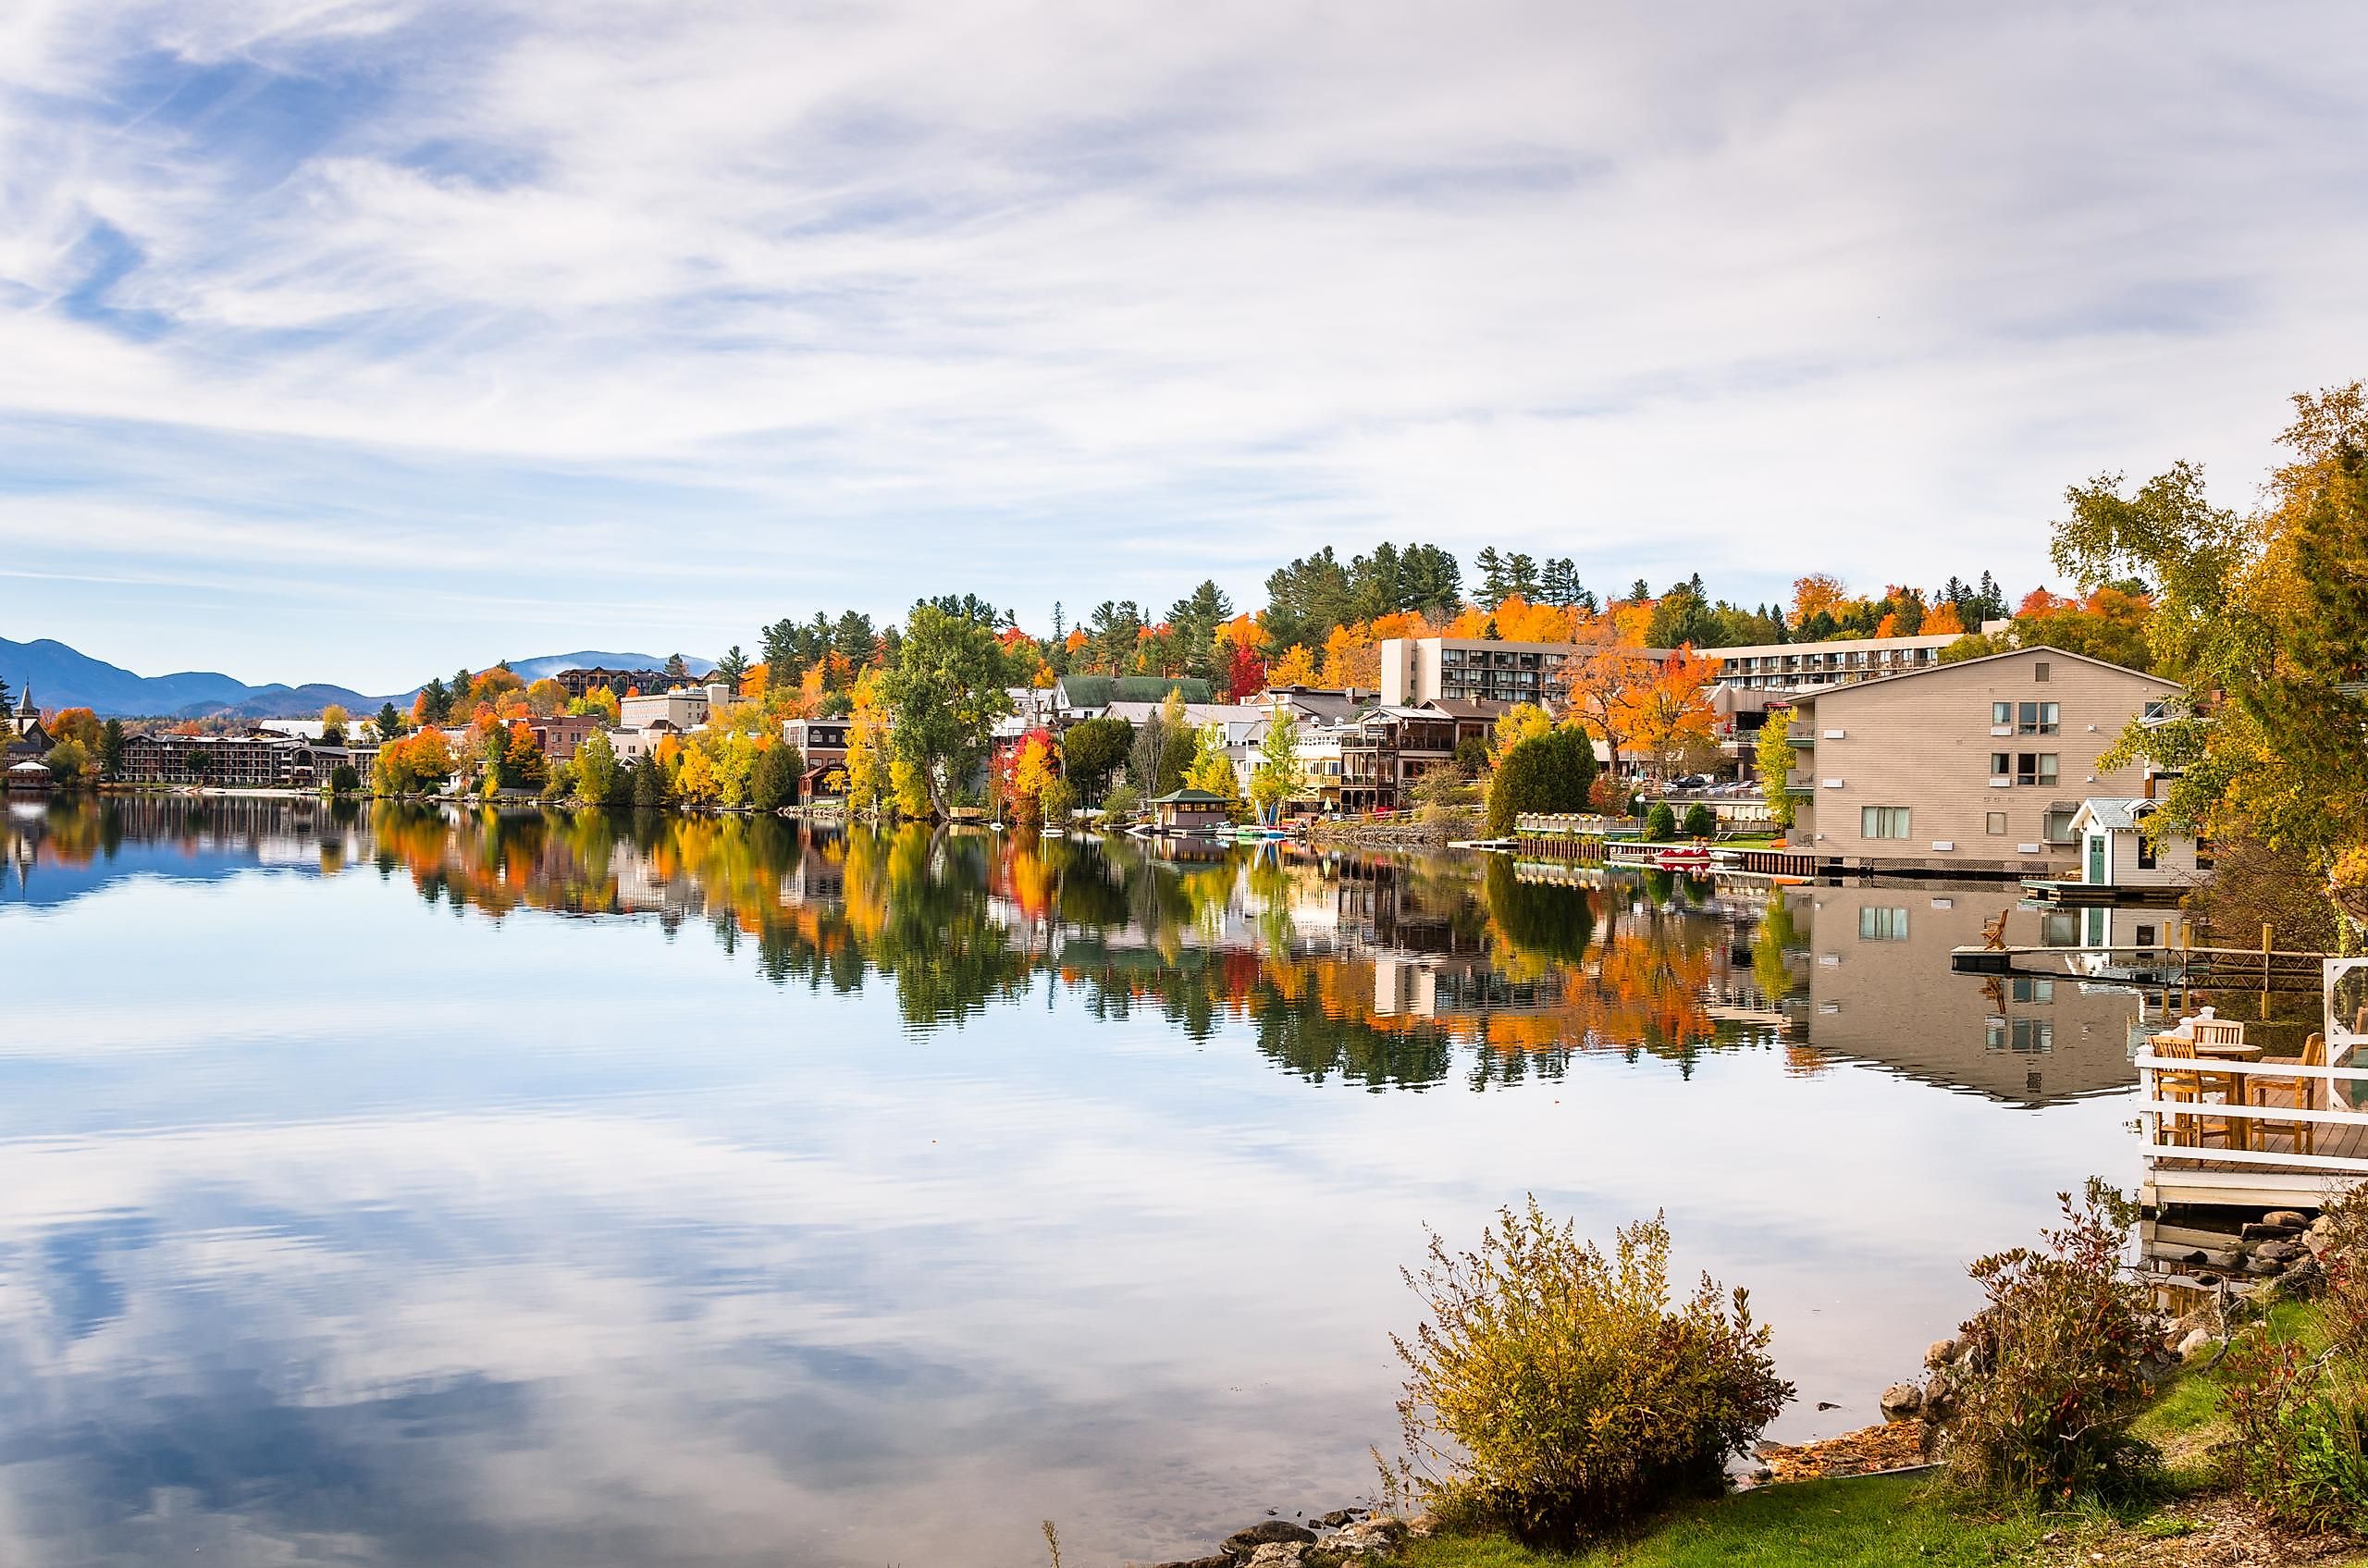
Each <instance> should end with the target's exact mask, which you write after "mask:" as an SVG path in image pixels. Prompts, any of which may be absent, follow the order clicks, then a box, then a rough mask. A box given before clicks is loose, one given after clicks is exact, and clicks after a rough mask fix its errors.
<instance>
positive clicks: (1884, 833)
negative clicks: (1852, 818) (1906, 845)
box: [1858, 806, 1907, 838]
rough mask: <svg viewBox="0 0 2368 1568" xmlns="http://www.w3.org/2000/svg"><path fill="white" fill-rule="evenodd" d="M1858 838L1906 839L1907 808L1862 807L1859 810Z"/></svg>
mask: <svg viewBox="0 0 2368 1568" xmlns="http://www.w3.org/2000/svg"><path fill="white" fill-rule="evenodd" d="M1858 836H1859V837H1861V838H1906V836H1907V808H1906V807H1905V806H1861V807H1860V808H1858Z"/></svg>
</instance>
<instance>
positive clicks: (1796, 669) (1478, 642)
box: [1381, 633, 1957, 706]
mask: <svg viewBox="0 0 2368 1568" xmlns="http://www.w3.org/2000/svg"><path fill="white" fill-rule="evenodd" d="M1956 640H1957V637H1956V634H1955V633H1944V634H1942V635H1939V636H1916V637H1844V638H1841V639H1838V640H1835V641H1832V642H1795V643H1762V644H1757V645H1754V646H1750V647H1744V648H1702V649H1699V650H1698V651H1699V652H1700V653H1702V654H1703V655H1704V656H1706V657H1708V658H1711V659H1716V660H1717V661H1719V672H1718V674H1717V676H1716V679H1717V681H1718V683H1719V684H1720V685H1730V686H1738V687H1742V688H1745V689H1748V690H1758V691H1786V692H1789V691H1808V690H1814V689H1816V688H1818V687H1820V686H1835V685H1849V684H1850V683H1852V682H1854V681H1866V680H1874V679H1878V678H1880V677H1881V676H1884V675H1904V674H1908V673H1913V672H1915V671H1918V670H1929V669H1930V668H1932V667H1933V666H1934V665H1936V664H1938V663H1939V662H1940V661H1941V649H1943V648H1946V647H1948V646H1949V644H1951V643H1953V642H1955V641H1956ZM1578 651H1579V650H1578V648H1576V646H1575V645H1573V644H1571V643H1541V642H1487V641H1485V640H1482V639H1480V638H1477V637H1391V638H1389V639H1388V640H1387V641H1385V642H1383V644H1382V645H1381V700H1382V701H1383V702H1384V703H1387V704H1390V705H1392V706H1419V705H1421V704H1423V703H1425V702H1432V701H1436V700H1437V699H1439V698H1463V699H1466V700H1478V701H1484V702H1536V703H1540V704H1544V703H1547V702H1548V701H1550V700H1552V699H1554V698H1557V697H1559V695H1560V692H1561V689H1562V673H1563V670H1564V669H1565V667H1567V666H1568V664H1569V662H1570V661H1571V659H1572V658H1573V656H1574V655H1575V654H1577V652H1578ZM1635 651H1636V652H1639V653H1642V654H1644V655H1646V656H1647V657H1648V658H1651V659H1655V660H1666V659H1668V658H1669V657H1670V652H1671V650H1670V649H1668V648H1639V649H1636V650H1635Z"/></svg>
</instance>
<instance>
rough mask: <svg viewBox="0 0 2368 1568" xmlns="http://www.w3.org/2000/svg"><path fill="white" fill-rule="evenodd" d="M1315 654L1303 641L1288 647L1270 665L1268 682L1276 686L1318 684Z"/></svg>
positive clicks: (1267, 674)
mask: <svg viewBox="0 0 2368 1568" xmlns="http://www.w3.org/2000/svg"><path fill="white" fill-rule="evenodd" d="M1316 679H1317V677H1316V670H1315V655H1314V653H1313V652H1311V651H1309V649H1308V648H1307V645H1306V644H1304V643H1301V644H1300V645H1298V646H1297V647H1294V648H1288V649H1286V650H1285V651H1284V653H1283V656H1282V657H1281V658H1280V659H1277V660H1276V661H1275V662H1274V663H1273V664H1272V665H1271V666H1269V667H1268V669H1267V671H1266V684H1267V685H1277V686H1312V685H1315V684H1316Z"/></svg>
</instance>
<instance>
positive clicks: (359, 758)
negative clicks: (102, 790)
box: [117, 734, 378, 789]
mask: <svg viewBox="0 0 2368 1568" xmlns="http://www.w3.org/2000/svg"><path fill="white" fill-rule="evenodd" d="M377 757H378V748H377V747H375V746H324V745H322V744H320V743H319V742H318V741H312V740H304V739H301V738H299V737H296V736H292V735H269V734H257V735H126V736H125V737H124V740H123V765H122V768H121V770H120V772H119V773H118V775H117V776H118V777H120V778H121V779H122V780H123V781H124V782H125V783H127V784H203V785H205V786H207V787H209V788H214V789H303V788H312V787H314V786H317V785H320V784H327V782H328V779H329V776H330V775H331V774H332V773H334V772H337V770H338V769H339V767H341V766H343V767H351V769H352V770H353V771H354V772H356V773H358V774H360V775H361V776H362V777H364V778H365V779H366V778H368V777H369V776H370V766H371V764H372V763H373V762H375V761H376V760H377Z"/></svg>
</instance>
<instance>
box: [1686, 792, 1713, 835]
mask: <svg viewBox="0 0 2368 1568" xmlns="http://www.w3.org/2000/svg"><path fill="white" fill-rule="evenodd" d="M1678 831H1679V832H1680V833H1684V835H1685V836H1686V837H1688V838H1716V837H1718V836H1719V819H1718V818H1716V817H1714V816H1712V815H1711V814H1710V809H1709V808H1708V806H1705V805H1703V804H1702V802H1700V801H1698V800H1697V801H1696V802H1695V803H1694V804H1693V805H1691V806H1688V807H1687V808H1686V809H1685V821H1684V825H1683V826H1682V827H1680V828H1679V829H1678Z"/></svg>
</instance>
